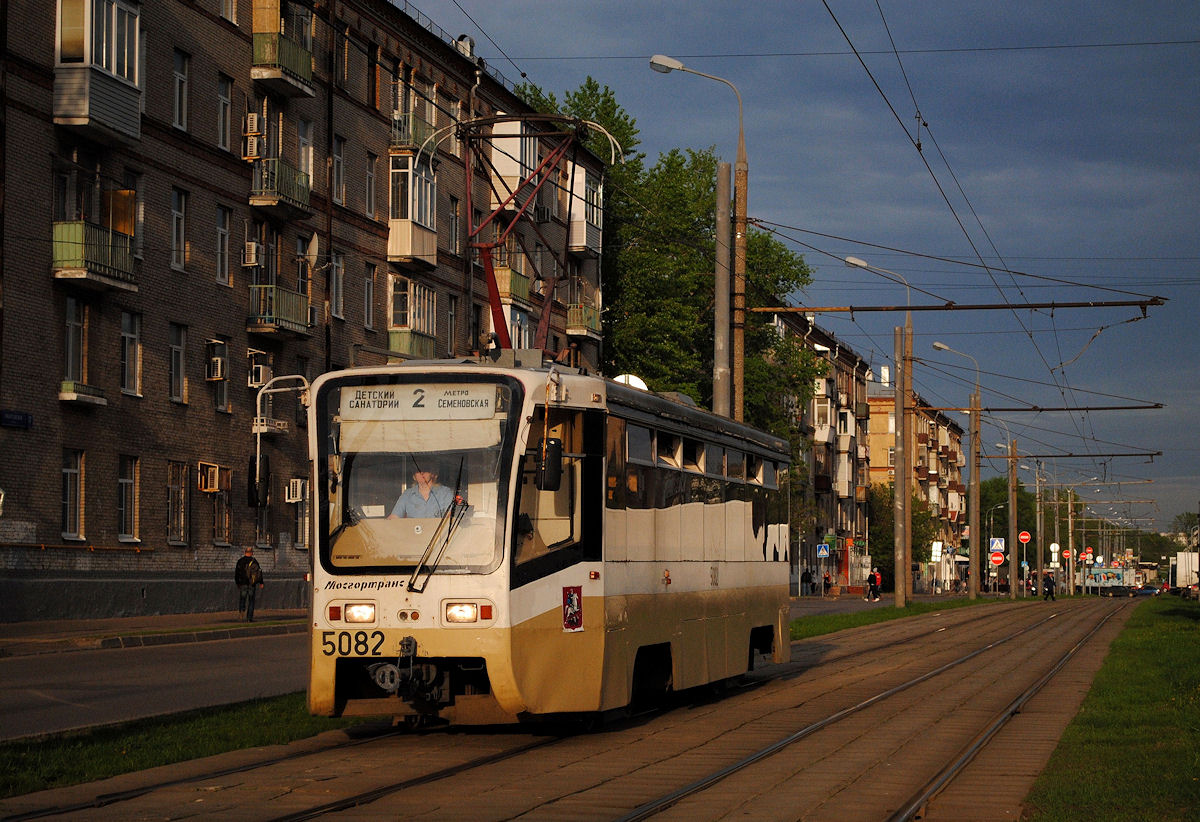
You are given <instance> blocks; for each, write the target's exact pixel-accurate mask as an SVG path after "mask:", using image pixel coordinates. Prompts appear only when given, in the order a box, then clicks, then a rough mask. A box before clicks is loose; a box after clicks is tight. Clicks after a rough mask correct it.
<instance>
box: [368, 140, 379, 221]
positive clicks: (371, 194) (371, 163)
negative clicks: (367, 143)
mask: <svg viewBox="0 0 1200 822" xmlns="http://www.w3.org/2000/svg"><path fill="white" fill-rule="evenodd" d="M378 162H379V158H378V157H376V156H375V155H374V154H371V153H369V152H368V154H367V185H366V196H367V212H366V213H367V216H368V217H370V218H371V219H374V218H375V167H376V165H378Z"/></svg>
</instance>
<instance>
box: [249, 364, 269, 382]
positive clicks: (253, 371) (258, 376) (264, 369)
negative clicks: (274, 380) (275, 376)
mask: <svg viewBox="0 0 1200 822" xmlns="http://www.w3.org/2000/svg"><path fill="white" fill-rule="evenodd" d="M271 376H272V374H271V366H269V365H266V364H258V365H252V366H250V375H249V377H247V378H246V385H247V386H249V387H250V388H262V387H263V386H264V385H266V384H267V383H269V382H270V381H271Z"/></svg>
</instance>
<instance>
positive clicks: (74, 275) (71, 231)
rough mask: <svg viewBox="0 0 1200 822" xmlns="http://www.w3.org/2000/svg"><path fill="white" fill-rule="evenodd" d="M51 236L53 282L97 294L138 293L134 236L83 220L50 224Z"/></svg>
mask: <svg viewBox="0 0 1200 822" xmlns="http://www.w3.org/2000/svg"><path fill="white" fill-rule="evenodd" d="M52 233H53V252H52V253H53V260H52V263H51V265H52V268H53V271H54V279H56V280H65V281H68V282H72V283H75V284H78V285H80V286H82V287H84V288H89V289H93V290H98V291H107V290H119V291H133V292H136V291H137V290H138V286H137V280H136V279H135V278H134V276H133V237H131V236H129V235H128V234H125V233H122V232H120V231H116V230H114V229H111V228H105V227H104V226H102V225H96V224H95V223H89V222H85V221H83V220H73V221H69V222H56V223H53V229H52Z"/></svg>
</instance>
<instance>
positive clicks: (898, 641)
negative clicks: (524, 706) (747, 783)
mask: <svg viewBox="0 0 1200 822" xmlns="http://www.w3.org/2000/svg"><path fill="white" fill-rule="evenodd" d="M1030 607H1032V606H1030V605H1029V604H1028V603H1026V604H1024V605H1023V606H1017V607H1008V608H1005V609H1003V612H1002V613H1003V614H1004V615H1005V618H1006V619H1016V618H1020V616H1019V615H1021V614H1025V613H1026V612H1027V610H1028V609H1029V608H1030ZM988 610H989V612H990V613H988V614H979V615H964V616H965V617H966V618H963V619H953V620H948V621H946V622H943V623H940V624H937V625H935V626H925V625H920V624H918V622H917V621H913V623H912V624H910V625H908V626H904V627H900V625H899V623H900V622H907V621H899V622H897V623H889V626H891V628H890V631H889V632H888V633H887V634H886V635H885V638H884V639H882V640H878V639H877V640H873V641H867V642H865V643H862V644H858V643H856V642H854V641H853V640H852V639H851V641H850V642H849V645H843V646H841V647H842V648H843V650H839V651H837V652H835V653H833V654H831V655H829V656H828V657H823V658H821V659H820V660H819V662H817V663H816V665H815V666H813V665H811V664H809V663H808V662H806V661H804V659H803V654H801V660H800V661H794V662H792V663H789V664H787V665H783V666H777V667H775V668H773V669H772V668H768V669H765V670H760V671H755V672H754V674H753V679H752V680H750V684H751V685H753V686H755V687H750V688H745V689H736V690H734V691H731V692H729V694H728V695H727V699H728V700H733V699H737V698H740V697H742V696H743V695H745V694H747V693H750V692H754V691H760V690H761V687H760V686H772V687H782V685H783V684H784V683H787V682H788V681H789V680H792V679H794V678H796V677H798V676H803V675H804V674H806V673H812V674H813V675H814V676H815V677H821V676H822V673H821V672H822V671H827V674H826V676H827V677H828V678H830V679H831V680H836V678H837V677H838V676H841V675H842V674H843V672H844V671H846V670H853V668H854V665H855V664H856V661H857V660H861V659H864V658H867V657H869V656H872V655H878V656H881V657H888V658H894V659H903V658H904V657H905V656H906V652H905V651H904V648H905V647H906V646H908V645H910V644H912V645H915V646H920V645H922V643H929V642H930V641H931V638H936V635H938V634H947V635H949V636H952V637H953V638H954V641H958V638H959V637H960V636H964V635H966V634H970V633H972V632H974V633H979V631H980V624H981V623H983V624H988V623H989V622H993V621H996V619H997V614H996V612H995V611H992V609H988ZM1070 610H1072V609H1064V612H1065V611H1070ZM1073 610H1079V609H1073ZM947 613H951V612H947ZM1062 613H1063V612H1059V611H1057V610H1056V612H1055V614H1054V615H1051V616H1045V617H1043V618H1042V619H1037V620H1034V621H1033V622H1032V623H1029V624H1027V625H1024V626H1023V627H1022V628H1020V629H1019V630H1016V631H1009V632H1008V633H1007V634H1005V636H1003V637H1000V638H996V639H993V640H992V641H990V642H987V643H986V644H984V645H983V646H982V647H979V648H976V649H975V650H973V651H972V652H970V653H968V654H963V655H960V656H959V657H957V658H955V659H954V660H951V661H949V662H946V663H944V664H941V665H938V666H936V667H934V668H932V669H930V670H927V671H925V672H923V673H921V674H920V675H918V676H915V677H910V678H909V680H906V681H905V682H902V683H899V684H897V685H894V686H892V687H889V688H887V689H884V690H882V691H879V692H877V693H875V694H873V695H871V696H870V697H868V698H866V699H862V700H859V702H858V703H856V704H855V705H852V706H848V707H846V708H842V709H840V710H837V711H834V712H832V713H830V714H828V715H826V716H825V717H823V718H821V719H820V720H818V721H815V722H810V723H808V724H807V725H806V726H805V727H803V728H801V729H800V730H799V731H796V732H794V733H792V734H789V735H787V736H785V737H784V738H783V739H781V740H777V741H776V742H774V743H772V744H771V745H770V746H763V747H762V748H760V749H758V750H756V751H755V752H754V753H753V754H750V755H747V756H746V757H744V759H745V760H746V762H745V763H744V764H741V765H740V766H739V767H736V768H735V767H732V766H725V767H722V768H720V769H717V770H714V771H711V772H709V773H707V774H705V775H704V776H702V777H701V778H700V779H695V780H692V782H691V783H689V785H687V786H685V787H687V788H689V789H690V790H688V791H686V792H684V791H683V788H680V789H676V790H675V791H672V792H670V793H667V794H664V796H662V797H659V798H658V799H657V800H656V801H655V803H654V804H653V807H651V805H650V803H642V805H639V807H638V809H636V811H635V812H630V813H629V815H627V816H619V814H614V815H613V817H612V818H627V819H641V818H649V817H650V816H654V815H657V814H658V813H660V812H662V811H663V810H666V809H668V808H671V807H673V806H675V805H676V804H678V803H680V802H682V801H683V800H684V799H685V798H687V797H689V796H693V795H696V794H698V793H702V792H703V791H704V790H705V789H706V788H709V787H712V786H714V785H716V784H719V783H720V782H722V781H724V780H726V779H728V778H729V777H730V776H732V775H733V774H735V773H737V772H739V771H741V770H743V769H745V768H749V767H751V766H752V765H753V764H754V763H756V762H760V761H762V760H764V759H767V758H769V757H771V756H772V755H773V754H774V753H776V752H777V751H778V750H782V749H784V748H786V747H788V746H791V745H794V744H795V743H796V742H798V741H799V740H801V739H804V738H806V737H809V736H811V735H813V734H815V733H817V732H818V731H820V730H823V729H826V728H829V727H832V726H834V725H836V724H838V723H839V722H842V721H844V720H848V719H850V718H851V717H852V716H854V715H856V714H858V713H859V712H861V711H864V710H866V709H868V708H870V707H871V706H873V705H877V704H880V703H883V702H885V701H886V700H887V699H889V698H890V697H891V696H894V695H895V694H898V693H900V692H902V691H904V690H908V689H910V688H913V687H915V686H916V685H918V684H920V683H922V682H926V681H928V680H930V679H932V678H934V677H936V676H938V675H940V674H943V673H945V672H947V671H949V670H952V669H953V668H955V667H956V666H959V665H963V664H965V663H966V662H968V661H969V660H971V659H974V658H976V657H979V656H980V655H982V654H984V653H987V652H988V651H989V650H992V649H994V648H996V647H999V646H1001V645H1005V644H1007V643H1011V642H1013V641H1014V640H1017V639H1019V638H1020V637H1022V636H1025V635H1027V634H1029V633H1030V632H1036V631H1037V629H1038V628H1039V627H1042V626H1044V625H1045V624H1046V623H1047V622H1048V621H1050V620H1052V619H1055V618H1058V617H1060V616H1062ZM928 616H931V617H932V616H935V615H928ZM926 621H927V618H926V619H922V620H920V622H926ZM878 627H879V628H880V629H882V630H885V631H888V626H878ZM898 634H899V635H898ZM873 635H875V632H872V634H870V635H868V636H873ZM845 640H846V638H845V637H843V638H842V641H843V642H844V641H845ZM812 642H813V640H803V641H800V642H799V643H794V645H799V646H803V645H804V644H805V643H812ZM1081 642H1082V641H1081ZM831 647H834V645H831ZM889 652H890V653H889ZM907 656H908V657H912V656H916V654H912V653H908V654H907ZM846 663H850V664H849V665H847V664H846ZM895 664H897V665H899V664H900V663H899V662H897V663H895ZM691 700H692V701H691V702H690V704H689V703H688V702H687V701H686V700H681V701H679V702H678V703H677V704H676V705H674V706H673V710H676V711H679V710H682V711H685V712H687V711H692V710H698V709H699V708H702V707H703V708H706V709H708V710H711V711H712V712H713V713H720V712H722V710H723V706H722V705H721V704H719V703H721V702H722V700H712V699H707V698H705V699H702V700H700V701H696V700H695V695H694V694H693V695H692V697H691ZM670 713H671V710H668V711H667V712H666V714H667V715H669V714H670ZM651 721H653V720H651ZM646 722H647V719H646V717H639V718H638V719H636V720H633V721H626V722H621V723H616V724H615V725H610V726H606V728H605V734H602V735H601V736H614V737H615V736H619V735H621V734H625V733H629V732H630V730H631V729H632V730H633V732H634V733H633V735H634V736H636V735H637V729H638V728H639V727H641V726H642V725H644V724H645V723H646ZM438 736H440V735H439V734H431V735H428V737H427V738H430V739H436V738H437V737H438ZM447 736H448V735H447ZM502 736H503V735H495V734H480V735H476V736H466V737H465V738H466V739H483V740H491V741H492V742H493V743H494V742H498V741H502V740H501V739H498V737H502ZM594 736H595V735H583V736H582V737H578V736H577V737H571V736H567V737H549V738H545V737H543V738H537V739H532V740H529V739H528V737H525V739H526V740H527V741H525V742H524V743H523V744H517V745H512V746H509V745H506V744H501V745H495V744H493V745H492V747H494V748H498V750H492V751H486V752H482V753H479V755H476V756H473V757H472V756H464V755H463V754H464V753H465V754H469V753H472V752H475V750H476V749H477V748H482V747H486V746H482V745H462V744H460V745H458V746H457V747H459V748H461V749H462V750H458V751H453V750H451V749H453V748H455V747H456V746H455V745H454V744H453V742H449V743H447V744H446V745H445V746H444V747H445V748H446V749H447V750H445V751H443V752H442V753H441V754H437V755H434V753H435V752H431V751H429V750H427V748H428V746H424V745H416V744H414V745H413V746H411V747H409V746H407V745H406V744H405V743H407V742H414V743H416V742H417V741H418V740H420V737H416V736H413V735H411V734H404V733H396V732H391V733H387V734H384V735H381V736H377V737H372V738H370V739H362V740H352V741H350V742H347V743H342V744H339V745H336V746H331V747H327V748H323V749H321V750H316V751H313V750H309V751H301V752H297V753H295V754H289V755H284V756H279V757H273V758H271V759H269V760H258V761H256V762H250V763H245V764H244V765H241V766H238V767H232V768H224V769H218V770H214V771H211V772H207V773H204V774H197V775H194V776H191V777H187V778H183V779H176V780H170V781H164V782H161V783H157V784H153V785H146V786H142V787H138V788H134V789H131V790H128V791H121V792H112V793H109V794H104V795H100V796H97V797H95V798H94V799H93V800H91V801H90V802H81V803H76V804H72V805H60V806H58V807H53V808H45V809H41V810H38V811H34V812H30V813H25V814H16V815H13V816H10V817H5V818H4V822H16V821H17V820H24V819H39V818H47V817H52V816H62V815H68V814H70V813H75V812H81V811H87V810H95V809H101V808H106V809H108V810H109V811H110V812H112V813H113V815H112V816H111V817H109V816H106V817H105V818H120V817H119V816H118V814H119V812H120V807H121V806H122V805H123V804H127V803H132V804H133V805H137V804H139V803H137V802H134V800H137V799H139V798H141V797H146V796H148V795H150V794H154V793H156V792H162V793H164V794H166V793H170V792H171V791H172V790H175V791H178V790H179V789H181V788H186V786H188V785H195V786H199V785H201V784H202V783H205V782H212V781H214V780H216V781H218V782H222V780H224V781H223V782H222V785H225V784H226V783H228V782H229V780H228V777H230V776H235V775H245V776H247V777H256V778H262V779H266V778H267V777H265V776H260V775H261V774H265V773H267V772H268V770H269V769H270V768H272V767H273V766H279V765H289V764H290V765H292V766H294V765H296V764H297V763H299V761H300V760H302V759H303V758H305V757H317V758H318V759H317V760H314V762H317V761H329V760H330V759H331V758H333V757H338V756H340V755H342V754H343V753H344V754H349V755H351V756H352V757H353V758H354V759H355V760H356V761H362V760H371V759H387V758H389V757H392V758H395V759H396V761H399V762H405V763H406V770H407V774H406V775H405V778H403V779H391V780H381V781H380V782H377V783H376V784H374V785H373V786H372V787H371V788H369V789H368V790H363V791H357V792H354V793H353V795H348V796H343V797H337V798H335V799H332V800H329V801H325V802H318V803H313V804H310V805H309V806H308V807H307V808H303V809H296V810H293V811H289V812H286V813H280V811H281V810H283V807H285V805H284V804H283V803H280V804H279V805H276V806H275V807H276V808H277V810H276V812H275V814H272V815H270V816H269V817H268V816H266V815H264V816H263V817H261V818H272V819H274V820H276V821H277V822H283V820H288V822H292V820H301V819H314V818H319V817H322V816H326V815H329V814H332V813H337V812H338V811H343V810H347V809H352V808H363V807H365V806H371V805H372V804H373V803H378V802H382V803H383V804H385V805H386V804H387V802H386V800H387V799H388V798H389V797H395V796H397V795H402V796H406V795H407V794H408V792H409V791H410V790H416V789H421V788H428V787H429V786H431V785H433V784H435V783H438V782H442V781H446V780H450V782H448V784H449V785H453V784H454V782H453V780H454V779H455V778H457V777H464V776H467V777H468V778H469V774H471V773H481V774H484V773H490V772H491V771H489V769H492V770H495V769H496V768H497V767H499V768H504V767H509V768H514V767H515V768H517V769H520V768H521V766H520V764H519V763H521V762H523V761H524V758H527V757H534V758H541V759H543V760H544V758H545V757H547V756H549V758H551V759H554V758H556V757H557V758H562V759H569V757H570V756H571V755H573V754H565V753H560V754H551V753H550V749H552V748H553V746H556V745H564V746H569V747H578V746H579V744H580V743H579V740H587V739H588V738H590V737H594ZM443 738H445V737H443ZM572 743H574V744H572ZM363 745H368V746H369V748H367V749H363V750H361V751H351V750H350V749H352V748H357V747H358V746H363ZM397 745H399V746H400V747H396V746H397ZM402 751H408V752H409V753H407V754H405V753H402ZM321 754H329V756H326V757H324V759H323V760H322V759H321V758H320V755H321ZM454 754H457V755H454ZM417 762H419V763H420V765H421V766H422V767H427V768H428V770H427V771H426V772H425V773H421V774H414V773H413V772H412V771H413V767H412V765H413V763H417ZM506 762H507V763H510V764H509V765H508V766H505V765H504V763H506ZM513 763H517V764H513ZM321 768H329V766H327V765H317V764H314V765H313V766H311V768H310V770H320V769H321ZM329 770H330V772H333V771H334V770H336V769H329ZM248 781H253V780H248ZM326 784H327V787H328V788H329V789H332V788H333V786H332V785H328V783H326ZM222 789H224V788H222ZM194 790H201V788H199V787H196V788H195V789H194ZM205 790H212V789H211V788H208V789H205ZM446 790H447V791H448V792H453V791H454V788H448V789H446ZM914 796H915V795H914ZM293 798H299V797H293ZM308 798H309V799H311V797H308ZM915 801H916V799H913V800H910V804H911V803H912V802H915ZM551 804H553V801H552V802H551ZM131 809H132V808H131ZM530 813H533V814H534V815H536V813H537V810H536V809H530ZM897 818H900V817H897ZM904 818H913V817H904Z"/></svg>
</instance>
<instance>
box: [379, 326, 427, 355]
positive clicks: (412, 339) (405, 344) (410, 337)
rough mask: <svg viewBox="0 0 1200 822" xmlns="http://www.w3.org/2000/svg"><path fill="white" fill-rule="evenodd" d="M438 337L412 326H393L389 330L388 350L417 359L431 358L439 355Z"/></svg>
mask: <svg viewBox="0 0 1200 822" xmlns="http://www.w3.org/2000/svg"><path fill="white" fill-rule="evenodd" d="M436 349H437V339H436V338H434V337H431V336H430V335H428V334H422V333H421V332H420V331H413V330H412V329H411V328H393V329H391V330H390V331H388V350H389V351H392V352H395V353H397V354H403V355H405V356H406V357H411V358H412V359H417V360H431V359H433V358H434V357H436V356H437V354H436Z"/></svg>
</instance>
